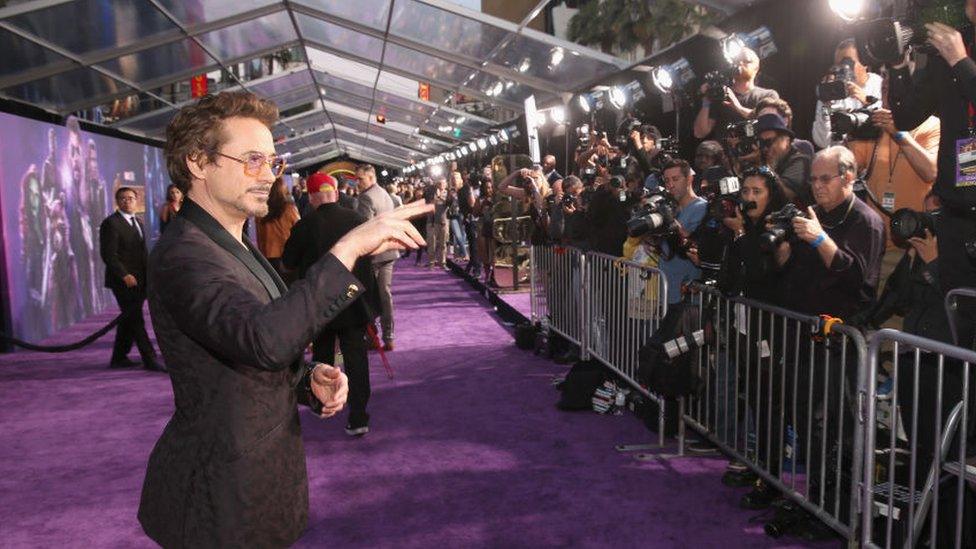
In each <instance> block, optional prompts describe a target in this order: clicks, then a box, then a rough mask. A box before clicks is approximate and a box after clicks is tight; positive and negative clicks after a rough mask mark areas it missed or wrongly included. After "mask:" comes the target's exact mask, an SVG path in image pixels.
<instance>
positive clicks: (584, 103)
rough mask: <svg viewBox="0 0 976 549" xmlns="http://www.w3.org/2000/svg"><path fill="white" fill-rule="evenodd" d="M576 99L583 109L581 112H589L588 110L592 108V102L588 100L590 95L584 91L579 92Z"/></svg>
mask: <svg viewBox="0 0 976 549" xmlns="http://www.w3.org/2000/svg"><path fill="white" fill-rule="evenodd" d="M576 100H577V101H579V106H580V108H581V109H583V112H585V113H586V114H590V111H591V110H593V103H592V101H590V96H588V95H587V94H585V93H584V94H581V95H580V96H579V97H578V98H577V99H576Z"/></svg>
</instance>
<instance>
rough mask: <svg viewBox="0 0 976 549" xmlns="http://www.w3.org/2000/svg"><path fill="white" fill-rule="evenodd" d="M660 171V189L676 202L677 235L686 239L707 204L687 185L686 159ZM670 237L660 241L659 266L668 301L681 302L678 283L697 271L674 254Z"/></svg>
mask: <svg viewBox="0 0 976 549" xmlns="http://www.w3.org/2000/svg"><path fill="white" fill-rule="evenodd" d="M663 173H664V188H665V190H667V191H668V193H669V194H670V195H671V196H672V197H673V198H674V200H675V202H677V204H678V212H677V215H676V216H675V217H676V221H677V223H678V225H679V232H680V236H683V237H686V238H687V237H688V236H689V235H690V234H691V233H693V232H695V231H696V230H697V229H698V225H699V224H701V222H702V220H703V219H704V218H705V213H706V211H707V209H708V203H707V202H705V201H704V200H702V199H701V198H699V197H698V195H696V194H695V190H694V189H693V188H692V187H691V166H690V165H689V164H688V162H687V161H685V160H681V159H675V160H672V161H671V162H668V163H667V164H666V165H665V166H664V172H663ZM674 240H675V239H671V241H669V242H664V243H662V244H661V258H662V259H661V263H660V267H661V272H663V273H664V276H665V277H666V278H667V280H668V303H678V302H679V301H681V285H682V284H684V283H685V282H690V281H692V280H697V279H698V277H699V276H701V271H700V270H699V269H698V267H696V266H695V265H694V263H692V262H691V260H689V259H688V258H686V257H684V256H682V255H679V254H678V250H676V249H675V247H674V246H675V242H674Z"/></svg>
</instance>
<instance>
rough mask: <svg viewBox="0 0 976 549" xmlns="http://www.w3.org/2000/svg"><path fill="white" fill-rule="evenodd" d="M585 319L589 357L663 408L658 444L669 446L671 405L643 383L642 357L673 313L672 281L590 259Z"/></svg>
mask: <svg viewBox="0 0 976 549" xmlns="http://www.w3.org/2000/svg"><path fill="white" fill-rule="evenodd" d="M585 273H586V276H585V277H584V280H585V285H584V288H585V289H584V292H583V294H584V306H583V311H584V312H583V318H584V319H585V326H584V330H585V331H586V333H587V335H586V340H587V345H586V351H585V354H584V356H586V355H589V356H592V357H593V358H595V359H596V360H599V361H600V362H602V363H603V364H605V365H606V366H607V367H609V368H610V369H612V370H613V371H615V372H616V373H617V374H619V375H620V376H621V377H622V378H623V379H624V380H625V381H627V383H629V384H630V385H631V386H632V387H633V388H634V389H635V390H637V391H638V392H640V393H641V394H643V395H644V396H645V397H646V398H649V399H651V400H653V401H655V402H656V403H657V405H658V444H659V445H661V446H663V445H664V434H665V428H664V417H665V415H664V412H665V400H664V399H663V398H661V397H660V396H658V395H655V394H652V393H650V392H648V391H647V389H646V388H644V387H642V386H641V384H640V382H639V381H638V379H637V367H638V360H637V354H638V350H639V349H640V347H641V345H643V343H644V342H645V341H647V339H648V338H649V337H650V336H651V335H652V334H653V333H654V332H655V331H656V330H657V328H658V326H659V325H660V323H661V319H662V318H664V315H665V314H666V313H667V307H668V300H667V279H666V278H665V277H664V275H663V274H662V273H661V271H659V270H658V269H655V268H653V267H645V266H642V265H639V264H637V263H633V262H631V261H626V260H623V259H620V258H616V257H613V256H609V255H606V254H600V253H595V252H589V253H587V254H586V268H585Z"/></svg>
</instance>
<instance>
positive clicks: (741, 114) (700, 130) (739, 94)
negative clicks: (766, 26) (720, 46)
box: [694, 48, 779, 139]
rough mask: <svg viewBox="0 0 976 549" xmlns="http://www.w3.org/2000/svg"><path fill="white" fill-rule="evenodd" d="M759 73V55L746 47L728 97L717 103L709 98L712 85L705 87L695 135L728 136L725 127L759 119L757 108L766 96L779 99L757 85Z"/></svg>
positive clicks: (726, 94) (737, 62)
mask: <svg viewBox="0 0 976 549" xmlns="http://www.w3.org/2000/svg"><path fill="white" fill-rule="evenodd" d="M757 74H759V56H758V55H756V52H754V51H752V50H751V49H749V48H744V49H743V50H742V54H741V55H740V56H739V58H738V59H737V60H736V64H735V67H734V68H733V76H732V86H731V87H729V86H726V87H725V98H724V100H723V101H722V102H720V103H713V102H712V101H711V100H710V99H709V98H708V96H707V95H705V94H706V93H707V92H708V88H709V84H702V86H701V93H702V94H703V97H702V105H701V109H700V110H699V111H698V115H697V116H696V117H695V127H694V133H695V137H696V138H698V139H705V138H707V137H708V136H710V135H713V132H714V133H715V134H717V135H715V137H722V136H724V135H725V128H726V126H728V125H729V123H731V122H735V121H737V120H742V119H745V118H753V117H754V116H755V108H756V105H758V104H759V101H760V100H762V99H764V98H766V97H779V94H778V93H776V91H775V90H769V89H766V88H760V87H759V86H756V75H757Z"/></svg>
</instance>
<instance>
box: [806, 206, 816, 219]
mask: <svg viewBox="0 0 976 549" xmlns="http://www.w3.org/2000/svg"><path fill="white" fill-rule="evenodd" d="M807 215H808V216H810V219H817V212H815V211H813V206H807Z"/></svg>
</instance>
